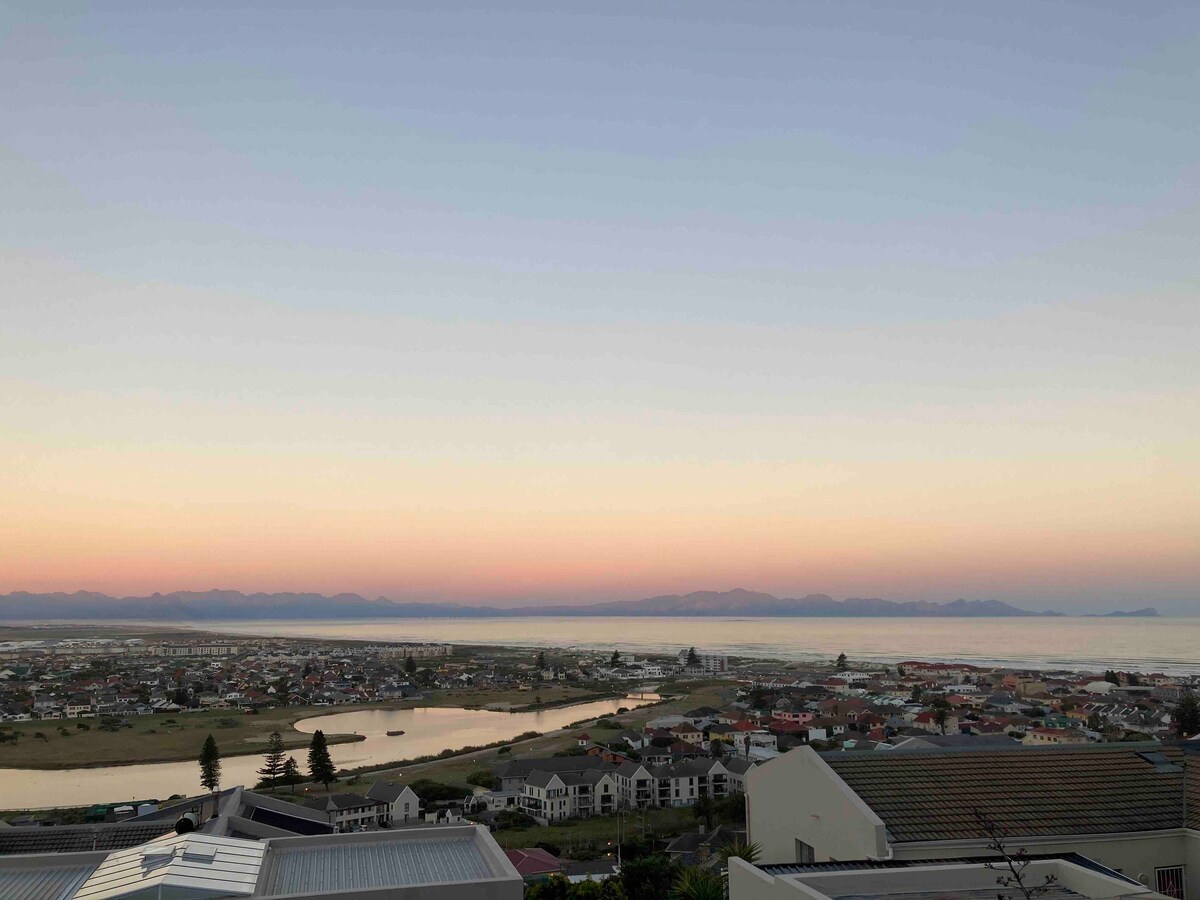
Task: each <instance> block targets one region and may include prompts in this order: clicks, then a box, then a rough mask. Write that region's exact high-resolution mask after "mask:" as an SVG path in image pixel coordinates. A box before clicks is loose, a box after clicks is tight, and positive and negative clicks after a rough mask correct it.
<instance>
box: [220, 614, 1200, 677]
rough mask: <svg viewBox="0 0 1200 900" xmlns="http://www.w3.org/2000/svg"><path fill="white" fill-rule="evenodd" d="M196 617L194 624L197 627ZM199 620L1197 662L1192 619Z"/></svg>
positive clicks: (1058, 659) (1104, 663)
mask: <svg viewBox="0 0 1200 900" xmlns="http://www.w3.org/2000/svg"><path fill="white" fill-rule="evenodd" d="M197 627H199V626H197ZM203 627H204V628H205V629H206V630H211V631H222V632H228V633H238V634H261V635H278V636H290V637H312V638H350V639H358V640H364V641H448V642H450V643H454V644H497V645H502V646H514V647H580V648H587V649H596V650H603V651H611V650H613V649H621V650H624V651H628V652H637V653H646V652H649V651H672V652H674V651H678V650H679V649H680V648H683V647H695V648H696V649H698V650H706V651H711V652H719V653H728V654H730V655H733V656H748V657H761V658H772V659H785V660H796V661H801V660H822V659H824V660H829V659H833V658H834V657H836V656H837V655H838V654H839V653H842V652H844V653H846V654H847V655H848V656H849V657H850V658H851V659H852V660H853V659H858V660H863V661H889V660H890V661H899V660H906V659H923V660H946V661H955V662H969V663H995V664H1001V665H1028V666H1034V667H1038V668H1047V669H1050V668H1054V669H1079V670H1093V669H1099V670H1104V669H1108V668H1117V669H1138V670H1141V671H1165V672H1172V673H1195V672H1200V618H1170V619H1166V618H1163V619H1104V618H1076V617H1064V618H1045V619H1043V618H1014V619H1007V618H1005V619H850V618H675V617H669V618H668V617H664V618H656V617H606V618H585V617H530V618H511V619H356V620H350V621H327V620H309V621H275V622H245V621H240V622H208V623H205V624H204V626H203Z"/></svg>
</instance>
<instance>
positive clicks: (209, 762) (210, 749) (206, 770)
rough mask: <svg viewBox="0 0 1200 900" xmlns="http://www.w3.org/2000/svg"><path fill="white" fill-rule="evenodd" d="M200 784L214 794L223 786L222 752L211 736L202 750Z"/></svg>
mask: <svg viewBox="0 0 1200 900" xmlns="http://www.w3.org/2000/svg"><path fill="white" fill-rule="evenodd" d="M200 783H201V784H202V785H204V788H205V790H209V791H213V792H214V793H215V792H216V790H217V788H219V787H220V786H221V751H220V750H218V749H217V742H216V741H215V740H213V736H212V735H211V734H210V735H209V736H208V737H207V738H205V739H204V746H203V747H201V748H200Z"/></svg>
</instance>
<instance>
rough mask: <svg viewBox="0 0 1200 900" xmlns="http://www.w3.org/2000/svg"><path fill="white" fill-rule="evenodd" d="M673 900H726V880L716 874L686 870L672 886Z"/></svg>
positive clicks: (677, 877) (698, 870)
mask: <svg viewBox="0 0 1200 900" xmlns="http://www.w3.org/2000/svg"><path fill="white" fill-rule="evenodd" d="M670 898H671V900H725V880H724V879H723V878H721V876H720V875H717V874H716V873H715V872H708V871H705V870H704V869H696V868H692V867H689V868H686V869H684V870H683V871H681V872H680V873H679V875H678V876H676V878H675V883H674V884H673V885H671V894H670Z"/></svg>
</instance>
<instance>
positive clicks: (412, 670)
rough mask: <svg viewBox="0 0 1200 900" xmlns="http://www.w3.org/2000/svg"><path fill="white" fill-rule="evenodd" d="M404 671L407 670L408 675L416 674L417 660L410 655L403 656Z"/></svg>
mask: <svg viewBox="0 0 1200 900" xmlns="http://www.w3.org/2000/svg"><path fill="white" fill-rule="evenodd" d="M404 671H405V672H407V673H408V674H409V675H414V674H416V671H417V661H416V660H415V659H413V658H412V657H411V656H407V657H405V658H404Z"/></svg>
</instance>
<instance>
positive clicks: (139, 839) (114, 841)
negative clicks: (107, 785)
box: [0, 821, 175, 855]
mask: <svg viewBox="0 0 1200 900" xmlns="http://www.w3.org/2000/svg"><path fill="white" fill-rule="evenodd" d="M174 830H175V823H174V821H171V822H101V823H97V824H95V825H48V826H39V825H31V826H24V825H20V826H14V827H12V828H0V855H9V854H16V853H75V852H81V851H85V850H124V849H126V848H128V847H136V846H137V845H138V844H144V843H146V841H151V840H154V838H156V837H159V836H160V835H163V834H166V833H167V832H168V831H174Z"/></svg>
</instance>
